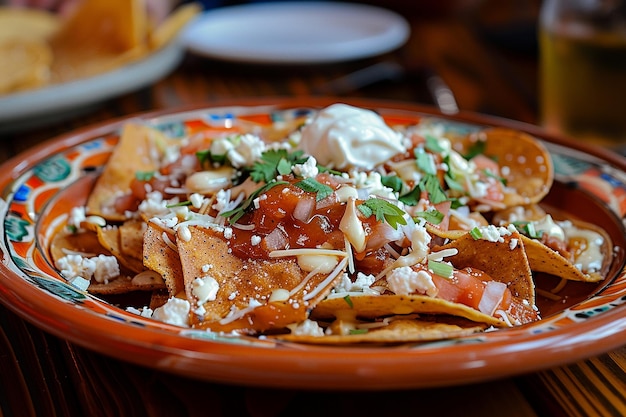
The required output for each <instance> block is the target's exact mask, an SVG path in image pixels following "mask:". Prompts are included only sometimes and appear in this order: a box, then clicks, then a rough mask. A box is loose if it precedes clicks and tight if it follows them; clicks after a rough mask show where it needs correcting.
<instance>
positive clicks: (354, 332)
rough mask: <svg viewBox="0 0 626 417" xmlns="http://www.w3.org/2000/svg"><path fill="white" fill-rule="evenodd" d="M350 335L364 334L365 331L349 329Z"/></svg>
mask: <svg viewBox="0 0 626 417" xmlns="http://www.w3.org/2000/svg"><path fill="white" fill-rule="evenodd" d="M349 333H350V334H365V333H367V329H350V332H349Z"/></svg>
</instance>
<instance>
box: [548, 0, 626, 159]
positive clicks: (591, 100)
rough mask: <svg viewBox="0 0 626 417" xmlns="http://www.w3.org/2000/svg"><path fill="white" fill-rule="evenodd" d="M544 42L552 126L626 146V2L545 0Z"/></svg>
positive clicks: (610, 144) (576, 135)
mask: <svg viewBox="0 0 626 417" xmlns="http://www.w3.org/2000/svg"><path fill="white" fill-rule="evenodd" d="M539 40H540V84H541V85H540V90H541V99H540V107H541V114H540V117H541V121H542V124H543V125H544V126H545V127H546V129H547V130H549V131H553V132H557V133H561V134H565V135H568V136H570V137H572V138H575V139H580V140H586V141H589V142H593V143H595V144H599V145H602V146H608V147H613V148H622V149H624V148H626V0H545V1H544V2H543V4H542V9H541V16H540V25H539Z"/></svg>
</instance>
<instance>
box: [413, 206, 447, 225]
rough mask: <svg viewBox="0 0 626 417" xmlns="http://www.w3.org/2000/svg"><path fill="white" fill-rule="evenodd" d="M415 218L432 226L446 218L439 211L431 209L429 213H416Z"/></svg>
mask: <svg viewBox="0 0 626 417" xmlns="http://www.w3.org/2000/svg"><path fill="white" fill-rule="evenodd" d="M415 217H419V218H421V219H424V220H426V221H427V222H428V223H430V224H439V223H441V221H442V220H443V218H444V217H445V216H444V215H443V213H442V212H440V211H439V210H437V209H430V210H427V211H420V212H417V213H415Z"/></svg>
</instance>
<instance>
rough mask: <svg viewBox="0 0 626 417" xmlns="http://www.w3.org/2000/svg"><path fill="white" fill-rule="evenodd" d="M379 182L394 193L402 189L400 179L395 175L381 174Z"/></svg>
mask: <svg viewBox="0 0 626 417" xmlns="http://www.w3.org/2000/svg"><path fill="white" fill-rule="evenodd" d="M380 182H381V183H382V184H383V185H384V186H385V187H389V188H391V189H392V190H393V191H395V192H396V193H399V192H400V191H401V190H402V180H401V179H400V177H398V176H397V175H383V176H381V177H380Z"/></svg>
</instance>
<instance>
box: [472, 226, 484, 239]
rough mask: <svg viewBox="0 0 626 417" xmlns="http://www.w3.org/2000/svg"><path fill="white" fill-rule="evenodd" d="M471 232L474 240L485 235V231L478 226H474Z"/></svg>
mask: <svg viewBox="0 0 626 417" xmlns="http://www.w3.org/2000/svg"><path fill="white" fill-rule="evenodd" d="M469 234H470V236H471V237H473V238H474V240H478V239H480V238H482V237H483V232H481V231H480V229H479V228H478V227H474V228H472V230H470V231H469Z"/></svg>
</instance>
